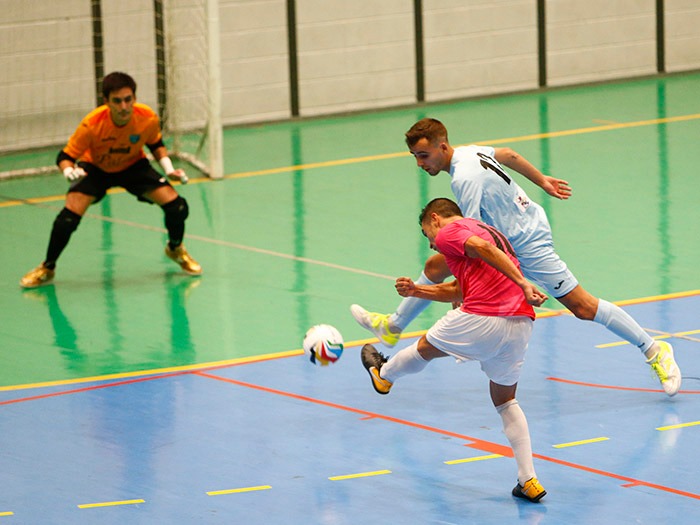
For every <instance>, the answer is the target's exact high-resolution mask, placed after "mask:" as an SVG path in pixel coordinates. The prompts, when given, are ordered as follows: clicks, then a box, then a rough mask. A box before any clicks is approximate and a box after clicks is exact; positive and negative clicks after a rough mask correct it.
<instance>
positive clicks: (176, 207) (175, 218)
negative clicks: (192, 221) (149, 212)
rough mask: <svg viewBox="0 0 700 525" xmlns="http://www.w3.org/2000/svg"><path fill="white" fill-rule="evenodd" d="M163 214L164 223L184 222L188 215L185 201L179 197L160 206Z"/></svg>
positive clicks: (188, 211) (188, 209) (188, 210)
mask: <svg viewBox="0 0 700 525" xmlns="http://www.w3.org/2000/svg"><path fill="white" fill-rule="evenodd" d="M161 208H162V209H163V213H165V222H166V224H167V223H178V222H185V219H186V218H187V216H188V215H189V214H190V208H189V206H187V201H186V200H185V199H183V198H182V197H180V196H179V195H178V196H177V198H175V199H174V200H171V201H170V202H169V203H167V204H163V205H162V206H161Z"/></svg>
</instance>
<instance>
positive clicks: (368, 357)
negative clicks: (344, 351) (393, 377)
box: [360, 345, 393, 394]
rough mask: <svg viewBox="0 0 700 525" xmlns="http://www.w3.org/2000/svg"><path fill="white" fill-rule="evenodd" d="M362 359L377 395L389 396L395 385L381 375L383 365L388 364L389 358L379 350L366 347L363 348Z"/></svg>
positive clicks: (369, 346) (370, 346)
mask: <svg viewBox="0 0 700 525" xmlns="http://www.w3.org/2000/svg"><path fill="white" fill-rule="evenodd" d="M360 358H361V359H362V365H363V366H364V367H365V370H367V373H369V377H370V378H371V379H372V386H373V387H374V389H375V390H376V391H377V393H379V394H388V393H389V390H391V387H392V386H393V383H392V382H391V381H387V380H386V379H384V378H383V377H381V376H380V375H379V371H380V370H381V369H382V365H383V364H384V363H386V362H387V358H386V357H384V356H383V355H382V354H381V352H377V349H376V348H374V347H373V346H372V345H365V346H363V347H362V351H361V352H360Z"/></svg>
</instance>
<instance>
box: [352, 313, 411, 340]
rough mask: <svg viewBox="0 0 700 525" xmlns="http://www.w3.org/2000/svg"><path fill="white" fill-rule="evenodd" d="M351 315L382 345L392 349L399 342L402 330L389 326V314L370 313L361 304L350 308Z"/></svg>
mask: <svg viewBox="0 0 700 525" xmlns="http://www.w3.org/2000/svg"><path fill="white" fill-rule="evenodd" d="M350 313H351V314H352V316H353V317H354V318H355V321H357V322H358V323H360V325H361V326H362V327H363V328H366V329H367V330H369V331H370V332H372V333H373V334H374V335H375V336H377V338H379V341H380V342H381V343H384V344H385V345H386V346H388V347H389V348H391V347H392V346H395V345H396V343H398V342H399V337H400V336H401V330H398V329H396V328H392V327H391V326H389V317H390V315H389V314H378V313H375V312H368V311H367V310H365V309H364V308H362V307H361V306H360V305H359V304H353V305H352V306H350Z"/></svg>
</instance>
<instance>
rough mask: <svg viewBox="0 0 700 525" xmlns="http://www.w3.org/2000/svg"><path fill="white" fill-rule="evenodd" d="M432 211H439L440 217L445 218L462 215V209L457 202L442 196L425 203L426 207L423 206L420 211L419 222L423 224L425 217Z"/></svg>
mask: <svg viewBox="0 0 700 525" xmlns="http://www.w3.org/2000/svg"><path fill="white" fill-rule="evenodd" d="M431 213H437V214H438V215H439V216H440V217H444V218H447V217H455V216H456V217H462V210H460V209H459V206H457V203H456V202H454V201H451V200H450V199H445V198H442V197H438V198H437V199H433V200H431V201H430V202H429V203H428V204H426V205H425V208H423V210H422V211H421V212H420V217H419V219H418V224H421V225H422V224H423V221H424V220H425V218H426V217H428V216H429V215H430V214H431Z"/></svg>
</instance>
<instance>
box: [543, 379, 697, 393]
mask: <svg viewBox="0 0 700 525" xmlns="http://www.w3.org/2000/svg"><path fill="white" fill-rule="evenodd" d="M546 379H547V380H548V381H557V382H558V383H566V384H568V385H577V386H587V387H590V388H608V389H611V390H626V391H629V392H654V393H661V394H663V393H664V391H663V390H661V389H654V388H634V387H627V386H615V385H600V384H597V383H585V382H583V381H574V380H572V379H564V378H561V377H548V378H546ZM678 393H679V394H700V390H679V391H678Z"/></svg>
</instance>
